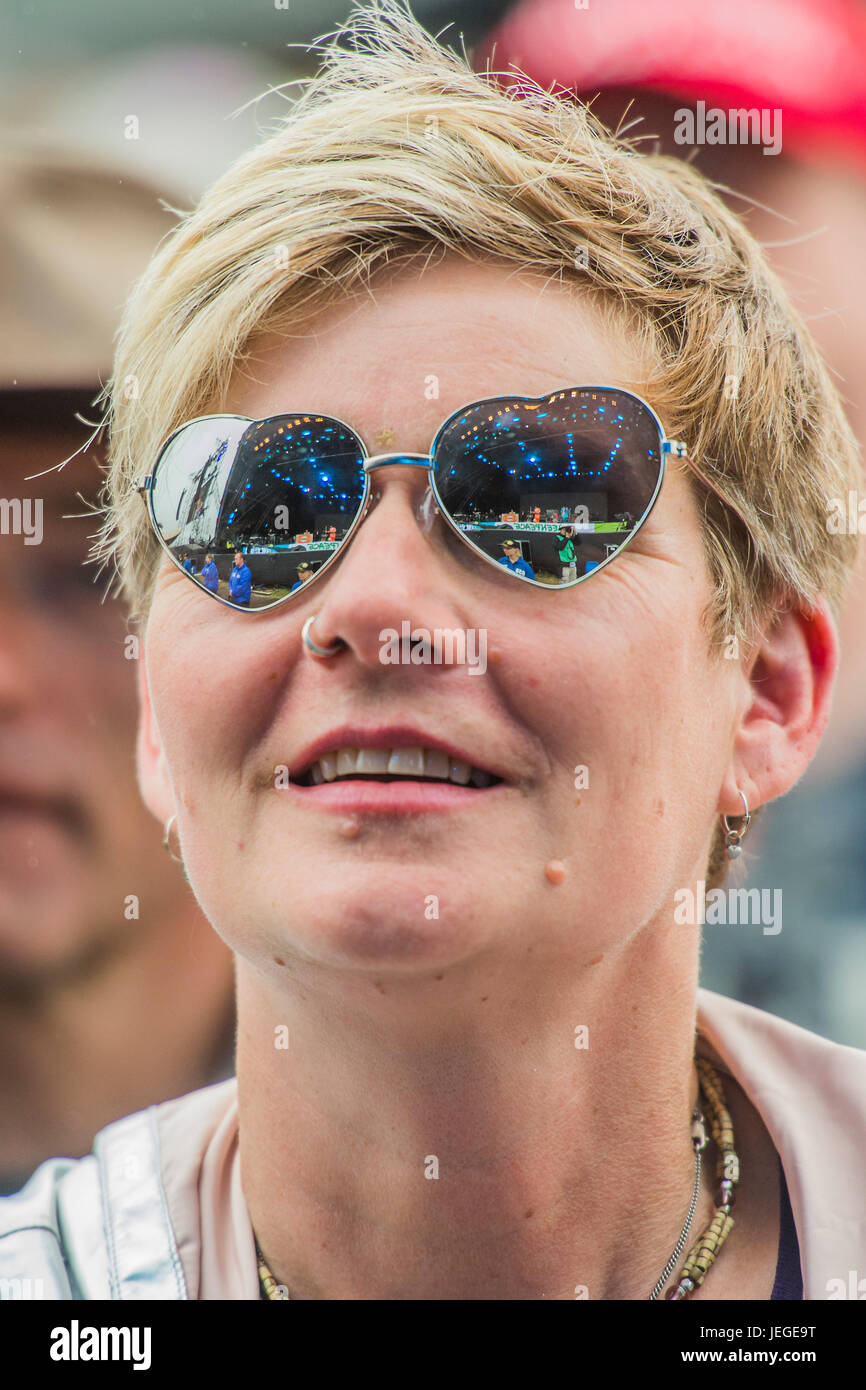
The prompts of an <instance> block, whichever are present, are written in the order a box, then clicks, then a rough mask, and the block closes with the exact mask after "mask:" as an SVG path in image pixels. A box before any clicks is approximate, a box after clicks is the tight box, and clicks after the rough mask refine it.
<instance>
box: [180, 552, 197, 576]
mask: <svg viewBox="0 0 866 1390" xmlns="http://www.w3.org/2000/svg"><path fill="white" fill-rule="evenodd" d="M181 565H182V567H183V568H184V569H185V570H186V571H187V573H188V574H195V565H194V564H193V562H192V560H191V558H190V556H189V555H186V554H185V555H184V557H183V559H182V560H181Z"/></svg>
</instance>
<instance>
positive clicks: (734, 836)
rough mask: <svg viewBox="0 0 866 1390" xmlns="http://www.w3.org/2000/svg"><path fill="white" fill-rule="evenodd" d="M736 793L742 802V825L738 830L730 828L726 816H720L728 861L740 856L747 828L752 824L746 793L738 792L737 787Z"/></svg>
mask: <svg viewBox="0 0 866 1390" xmlns="http://www.w3.org/2000/svg"><path fill="white" fill-rule="evenodd" d="M737 791H738V792H739V795H740V797H741V799H742V802H743V817H742V825H741V826H740V827H739V829H738V830H735V829H733V827H732V826H731V824H730V822H729V820H728V818H727V816H722V824H723V825H724V827H725V849H726V850H727V852H728V858H729V859H737V858H739V856H740V855H741V854H742V852H743V851H742V848H741V846H742V842H743V840H744V839H745V838H746V835H747V834H748V830H749V826H750V825H751V823H752V815H751V812H750V811H749V803H748V801H747V800H746V793H745V792H743V791H740V788H739V787H737Z"/></svg>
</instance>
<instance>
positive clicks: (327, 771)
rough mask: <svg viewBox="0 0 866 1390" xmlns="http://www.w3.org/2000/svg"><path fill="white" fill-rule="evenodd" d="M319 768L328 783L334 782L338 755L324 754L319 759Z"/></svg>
mask: <svg viewBox="0 0 866 1390" xmlns="http://www.w3.org/2000/svg"><path fill="white" fill-rule="evenodd" d="M319 767H320V768H321V769H322V776H323V777H324V779H325V781H326V782H333V780H334V778H335V777H336V775H337V755H336V754H335V753H323V754H322V756H321V758H320V759H319Z"/></svg>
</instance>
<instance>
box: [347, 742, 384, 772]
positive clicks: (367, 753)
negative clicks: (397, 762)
mask: <svg viewBox="0 0 866 1390" xmlns="http://www.w3.org/2000/svg"><path fill="white" fill-rule="evenodd" d="M388 770H389V769H388V750H387V748H359V749H358V761H357V763H356V765H355V771H356V772H387V771H388Z"/></svg>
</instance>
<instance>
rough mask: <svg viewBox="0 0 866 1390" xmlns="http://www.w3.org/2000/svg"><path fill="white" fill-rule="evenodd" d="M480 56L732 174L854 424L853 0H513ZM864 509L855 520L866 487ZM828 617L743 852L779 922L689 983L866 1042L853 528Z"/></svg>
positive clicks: (864, 213)
mask: <svg viewBox="0 0 866 1390" xmlns="http://www.w3.org/2000/svg"><path fill="white" fill-rule="evenodd" d="M488 59H489V60H490V65H491V67H492V68H493V69H494V70H495V71H497V72H502V71H506V70H507V69H508V67H509V64H511V63H514V64H515V65H516V66H517V67H518V68H521V69H522V70H523V71H525V72H527V73H528V74H529V75H530V76H531V77H533V78H534V79H535V80H536V81H538V82H539V83H541V85H542V86H545V87H546V86H549V85H550V84H551V83H556V84H557V85H558V87H566V88H570V89H573V90H575V91H576V92H577V94H578V95H579V96H580V97H581V99H582V100H584V101H587V100H590V99H591V98H593V97H594V96H595V94H596V93H598V94H599V95H598V96H597V97H596V99H595V100H593V101H592V107H593V110H594V111H595V113H596V115H598V116H599V118H600V119H602V120H603V121H604V122H605V123H606V124H607V125H609V126H612V127H613V128H614V129H616V128H617V127H618V126H620V124H621V123H622V124H623V125H624V126H625V127H627V129H626V130H625V131H624V133H625V134H626V135H628V136H629V137H636V136H643V135H645V136H647V137H649V136H652V137H654V138H653V139H652V141H650V142H649V143H647V144H646V145H642V147H643V148H650V147H651V146H652V145H656V144H657V145H658V146H659V147H660V148H661V150H662V151H663V152H664V153H665V154H670V155H677V156H679V157H682V158H694V159H696V162H697V166H698V168H700V169H701V170H702V171H703V172H704V173H705V174H707V175H709V177H711V178H713V179H715V180H717V181H718V182H719V183H721V184H723V185H725V186H726V187H727V188H728V190H730V193H729V196H730V201H731V204H732V207H733V208H734V210H735V211H736V212H738V213H739V214H741V215H744V217H745V220H746V222H747V224H748V226H749V229H750V231H751V232H752V234H753V235H754V236H756V237H757V238H758V240H759V241H762V242H763V243H764V244H765V245H766V246H767V247H768V254H769V257H770V260H771V262H773V263H774V264H775V267H776V269H777V270H778V272H779V273H780V274H781V276H782V278H783V279H784V280H785V281H786V284H787V287H788V289H789V291H790V292H791V293H792V295H793V298H794V300H795V302H796V303H797V304H798V306H799V308H800V310H801V312H802V313H803V314H804V316H805V317H806V319H807V320H808V322H809V326H810V329H811V331H812V332H813V333H814V335H815V337H816V339H817V341H818V342H819V344H821V346H822V347H823V349H824V354H825V357H826V359H827V362H828V364H829V366H830V368H831V370H832V371H833V372H834V374H835V377H836V380H837V382H838V384H839V386H840V389H841V391H842V394H843V397H844V398H845V401H846V405H847V408H848V416H849V419H850V421H851V424H852V426H853V427H854V429H855V431H856V432H857V434H858V437H859V439H860V440H861V442H864V441H866V257H864V254H863V240H864V233H866V6H864V5H863V4H862V3H861V0H834V3H833V4H828V5H821V6H819V5H815V4H814V3H812V0H787V3H786V4H785V6H783V7H780V6H778V5H777V4H775V3H772V0H729V3H728V4H726V5H723V6H719V5H715V6H708V7H701V6H697V5H694V4H692V3H690V0H658V3H656V4H654V5H646V4H644V3H643V0H604V3H603V4H596V3H595V0H592V4H587V5H585V6H580V5H577V4H575V3H574V0H523V3H521V4H518V5H515V6H514V7H513V8H512V9H511V10H510V11H509V12H508V14H507V15H506V17H505V19H504V20H503V21H502V23H501V24H500V25H499V26H498V27H497V28H496V29H495V30H493V31H492V32H491V33H490V34H489V35H488V37H487V38H486V39H485V40H484V41H483V42H482V44H481V45H480V46H479V48H478V50H477V53H476V55H475V61H476V66H479V67H483V66H484V65H485V64H486V62H487V61H488ZM750 112H751V113H755V115H752V116H750V117H749V119H748V122H746V121H745V120H744V117H745V116H747V115H748V113H750ZM684 113H692V115H693V116H694V119H693V120H691V121H690V120H689V119H688V115H687V114H684ZM716 113H723V115H724V120H721V119H719V118H718V116H717V114H716ZM731 113H733V116H734V119H731V118H730V115H731ZM741 113H742V114H741ZM755 116H757V117H758V118H759V119H757V120H756V119H755ZM746 131H748V135H749V137H750V138H749V139H748V140H743V138H742V136H743V134H744V133H745V132H746ZM684 136H685V137H686V138H685V139H684ZM720 137H721V138H720ZM770 137H772V138H770ZM681 141H682V143H680V142H681ZM765 148H766V150H767V153H765ZM750 203H752V204H754V205H753V206H749V204H750ZM720 389H722V383H720ZM726 389H736V388H735V383H733V382H732V383H730V384H729V386H727V387H726ZM861 498H866V480H864V487H863V490H862V492H861ZM839 500H840V501H841V502H843V503H844V504H847V499H839ZM849 510H850V509H849V507H848V506H847V505H845V512H846V515H847V514H848V513H849ZM860 515H861V516H862V522H861V524H860V532H861V534H863V532H864V531H866V505H864V508H863V511H862V512H861V513H860ZM840 636H841V644H842V652H841V664H840V670H839V677H838V681H837V688H836V695H835V700H834V706H833V711H832V714H831V717H830V722H829V724H828V727H827V732H826V735H825V737H824V740H823V744H822V747H821V749H820V750H819V753H818V756H817V757H816V759H815V761H814V762H813V764H812V766H811V767H810V769H809V772H808V773H807V775H806V776H805V777H804V778H803V781H802V782H801V783H800V784H799V785H798V786H797V787H796V788H795V789H794V790H793V791H791V792H789V794H788V795H787V796H786V797H783V798H782V799H780V800H779V801H778V802H776V803H774V805H773V806H772V807H770V808H768V809H767V810H766V812H764V813H762V817H761V819H760V820H759V821H758V822H757V823H756V825H755V828H754V829H753V830H752V832H751V836H750V839H749V844H748V848H747V850H746V852H745V854H744V859H746V861H747V866H748V878H747V880H746V882H747V884H748V886H749V887H750V888H751V887H767V888H772V889H774V890H775V889H781V891H782V903H783V913H784V917H783V921H784V930H783V932H782V933H781V935H780V936H778V937H777V936H764V935H763V934H762V933H761V932H760V930H759V931H757V932H755V931H753V930H751V929H750V928H748V927H743V926H733V927H732V926H727V927H720V926H714V927H713V926H705V927H704V929H703V931H704V944H703V950H702V984H704V985H705V986H706V987H707V988H709V989H714V990H717V991H719V992H720V993H723V994H730V995H733V996H735V997H736V998H740V999H743V1000H746V1001H748V1002H749V1003H751V1004H754V1005H756V1006H758V1007H760V1008H763V1009H767V1010H769V1011H770V1012H772V1013H775V1014H780V1015H782V1016H783V1017H786V1018H789V1019H791V1020H792V1021H793V1022H795V1023H799V1024H801V1025H802V1026H803V1027H806V1028H810V1029H812V1030H814V1031H815V1032H818V1033H821V1034H823V1035H825V1036H827V1037H831V1038H834V1039H836V1040H837V1041H838V1042H843V1043H848V1044H850V1045H852V1046H858V1047H866V1010H864V1008H863V992H864V989H866V853H864V839H866V700H864V689H866V544H864V543H862V542H861V556H860V564H859V568H858V572H857V574H856V575H855V578H854V580H853V582H852V585H851V589H850V591H849V597H848V604H847V608H846V610H845V612H844V614H843V618H842V623H841V629H840Z"/></svg>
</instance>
